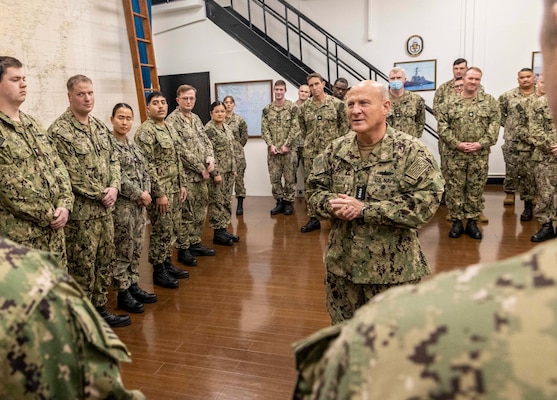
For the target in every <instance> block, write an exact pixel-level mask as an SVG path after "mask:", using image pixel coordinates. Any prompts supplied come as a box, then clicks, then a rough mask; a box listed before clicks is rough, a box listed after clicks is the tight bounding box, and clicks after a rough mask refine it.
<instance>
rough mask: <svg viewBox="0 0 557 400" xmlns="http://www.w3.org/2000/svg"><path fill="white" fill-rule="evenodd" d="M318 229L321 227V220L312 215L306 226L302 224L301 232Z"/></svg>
mask: <svg viewBox="0 0 557 400" xmlns="http://www.w3.org/2000/svg"><path fill="white" fill-rule="evenodd" d="M317 229H321V222H319V220H318V219H317V218H315V217H310V219H309V221H308V222H307V224H305V225H304V226H302V227H301V228H300V232H302V233H308V232H311V231H315V230H317Z"/></svg>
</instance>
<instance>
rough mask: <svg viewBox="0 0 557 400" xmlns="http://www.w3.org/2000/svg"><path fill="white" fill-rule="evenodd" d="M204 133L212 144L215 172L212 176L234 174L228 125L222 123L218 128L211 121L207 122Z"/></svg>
mask: <svg viewBox="0 0 557 400" xmlns="http://www.w3.org/2000/svg"><path fill="white" fill-rule="evenodd" d="M205 133H206V134H207V137H208V138H209V140H210V141H211V143H213V150H214V152H215V170H214V171H213V172H212V175H219V174H222V173H225V172H235V171H236V159H235V157H234V136H233V135H232V131H231V130H230V128H229V127H228V125H226V123H223V124H222V128H219V127H218V126H217V125H216V124H215V123H214V122H213V121H209V122H207V124H206V125H205Z"/></svg>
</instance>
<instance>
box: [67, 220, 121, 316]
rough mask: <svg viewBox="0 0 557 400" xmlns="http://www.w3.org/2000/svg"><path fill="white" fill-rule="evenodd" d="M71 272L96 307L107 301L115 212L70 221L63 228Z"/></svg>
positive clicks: (112, 263) (111, 270)
mask: <svg viewBox="0 0 557 400" xmlns="http://www.w3.org/2000/svg"><path fill="white" fill-rule="evenodd" d="M64 232H65V234H66V251H67V253H68V272H69V273H70V275H71V276H73V277H74V279H75V280H76V281H77V283H79V284H80V285H81V287H82V288H83V290H84V291H85V293H87V297H89V299H90V300H91V303H93V305H94V306H95V307H103V306H104V305H105V304H106V303H107V302H108V288H109V286H110V284H111V283H112V274H113V271H114V260H115V249H114V224H113V222H112V214H108V215H105V216H103V217H100V218H95V219H88V220H83V221H75V220H70V221H68V224H67V225H66V227H65V228H64Z"/></svg>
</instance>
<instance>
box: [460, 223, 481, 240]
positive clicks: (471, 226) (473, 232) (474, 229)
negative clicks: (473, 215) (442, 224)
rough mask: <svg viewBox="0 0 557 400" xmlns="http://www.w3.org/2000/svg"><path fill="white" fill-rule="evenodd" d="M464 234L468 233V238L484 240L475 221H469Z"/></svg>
mask: <svg viewBox="0 0 557 400" xmlns="http://www.w3.org/2000/svg"><path fill="white" fill-rule="evenodd" d="M464 232H466V234H467V235H468V236H470V237H471V238H472V239H481V238H482V233H481V232H480V230H479V229H478V224H477V223H476V220H474V219H469V220H468V222H467V223H466V230H465V231H464Z"/></svg>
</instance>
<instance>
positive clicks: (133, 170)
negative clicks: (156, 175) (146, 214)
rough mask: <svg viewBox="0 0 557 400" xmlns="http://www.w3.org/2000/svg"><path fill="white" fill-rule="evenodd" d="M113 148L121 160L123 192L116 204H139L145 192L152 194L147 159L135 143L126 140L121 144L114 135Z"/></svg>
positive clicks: (112, 138) (121, 191)
mask: <svg viewBox="0 0 557 400" xmlns="http://www.w3.org/2000/svg"><path fill="white" fill-rule="evenodd" d="M111 140H112V147H113V148H114V151H115V152H116V154H117V155H118V159H119V160H120V171H121V176H122V190H120V193H119V194H118V199H117V200H116V204H118V202H120V201H121V200H127V201H132V202H134V203H136V202H137V200H138V199H139V197H140V196H141V195H142V194H143V192H149V193H150V192H151V178H149V173H148V172H147V159H146V158H145V156H144V155H143V153H142V152H141V150H140V149H139V146H137V145H136V144H135V143H134V142H132V141H131V140H129V139H128V138H126V141H125V142H121V141H119V140H118V139H116V137H115V136H114V135H112V137H111Z"/></svg>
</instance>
